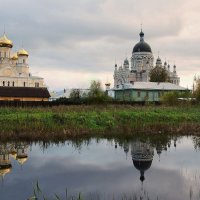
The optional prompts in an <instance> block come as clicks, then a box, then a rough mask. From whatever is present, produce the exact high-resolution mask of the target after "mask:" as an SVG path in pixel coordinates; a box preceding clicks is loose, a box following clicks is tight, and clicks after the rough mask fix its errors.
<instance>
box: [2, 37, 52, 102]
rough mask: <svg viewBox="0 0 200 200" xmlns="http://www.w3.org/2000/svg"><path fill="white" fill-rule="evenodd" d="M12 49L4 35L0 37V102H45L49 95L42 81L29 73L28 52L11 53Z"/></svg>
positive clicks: (21, 50)
mask: <svg viewBox="0 0 200 200" xmlns="http://www.w3.org/2000/svg"><path fill="white" fill-rule="evenodd" d="M12 47H13V42H12V41H11V40H9V39H8V38H7V36H6V34H5V33H4V35H3V36H2V37H0V100H4V101H8V100H10V101H47V100H48V98H49V96H50V95H49V92H48V90H47V88H46V86H45V84H44V79H43V78H41V77H38V76H32V74H31V73H30V70H29V64H28V57H29V54H28V52H27V51H26V50H24V49H23V48H22V49H20V50H19V51H17V52H12Z"/></svg>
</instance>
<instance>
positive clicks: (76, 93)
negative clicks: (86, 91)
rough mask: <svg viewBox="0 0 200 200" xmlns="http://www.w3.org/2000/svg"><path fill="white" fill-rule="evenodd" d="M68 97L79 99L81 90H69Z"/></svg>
mask: <svg viewBox="0 0 200 200" xmlns="http://www.w3.org/2000/svg"><path fill="white" fill-rule="evenodd" d="M69 98H71V99H80V98H81V92H80V90H79V89H72V90H71V91H70V95H69Z"/></svg>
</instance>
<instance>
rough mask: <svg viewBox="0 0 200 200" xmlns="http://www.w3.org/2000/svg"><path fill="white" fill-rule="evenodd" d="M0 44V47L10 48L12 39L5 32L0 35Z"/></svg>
mask: <svg viewBox="0 0 200 200" xmlns="http://www.w3.org/2000/svg"><path fill="white" fill-rule="evenodd" d="M0 46H1V47H10V48H12V46H13V43H12V41H11V40H9V39H8V38H7V36H6V34H5V33H4V35H3V36H2V37H0Z"/></svg>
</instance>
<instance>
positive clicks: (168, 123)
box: [0, 105, 200, 141]
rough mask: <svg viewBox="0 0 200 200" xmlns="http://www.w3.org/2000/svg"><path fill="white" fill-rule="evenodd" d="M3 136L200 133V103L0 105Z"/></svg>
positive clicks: (40, 137) (54, 137) (44, 137)
mask: <svg viewBox="0 0 200 200" xmlns="http://www.w3.org/2000/svg"><path fill="white" fill-rule="evenodd" d="M0 128H1V130H0V140H28V141H34V140H45V141H47V140H48V141H49V140H65V139H71V138H77V137H79V138H80V137H83V138H84V137H94V136H102V137H110V136H111V137H113V136H116V137H119V136H131V135H134V134H138V133H147V134H158V133H160V134H161V133H173V134H200V106H179V107H178V106H177V107H163V106H158V107H155V106H137V107H136V106H126V105H117V106H116V105H115V106H114V105H113V106H112V105H108V106H105V105H97V106H94V105H92V106H58V107H45V108H38V107H36V108H14V107H8V108H0Z"/></svg>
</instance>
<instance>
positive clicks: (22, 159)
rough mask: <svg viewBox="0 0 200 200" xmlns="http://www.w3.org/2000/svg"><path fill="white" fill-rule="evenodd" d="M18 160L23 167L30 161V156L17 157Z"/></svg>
mask: <svg viewBox="0 0 200 200" xmlns="http://www.w3.org/2000/svg"><path fill="white" fill-rule="evenodd" d="M16 159H17V161H18V162H19V164H21V165H23V164H24V163H25V162H26V161H27V160H28V156H22V157H21V156H20V157H19V156H17V157H16Z"/></svg>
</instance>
